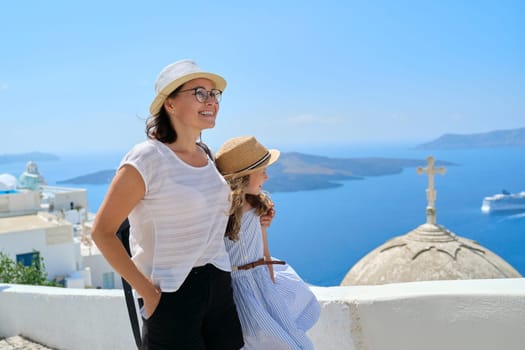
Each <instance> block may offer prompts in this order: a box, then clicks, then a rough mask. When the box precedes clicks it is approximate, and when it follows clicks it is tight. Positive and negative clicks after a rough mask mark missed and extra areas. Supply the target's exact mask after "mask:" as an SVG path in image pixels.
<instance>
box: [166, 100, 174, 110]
mask: <svg viewBox="0 0 525 350" xmlns="http://www.w3.org/2000/svg"><path fill="white" fill-rule="evenodd" d="M164 109H165V110H166V111H167V112H173V104H172V103H171V101H170V99H169V98H167V99H165V100H164Z"/></svg>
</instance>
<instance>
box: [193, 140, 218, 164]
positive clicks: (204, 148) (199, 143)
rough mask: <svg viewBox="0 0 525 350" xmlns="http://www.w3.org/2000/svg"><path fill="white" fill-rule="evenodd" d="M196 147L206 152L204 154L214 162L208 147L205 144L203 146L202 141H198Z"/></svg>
mask: <svg viewBox="0 0 525 350" xmlns="http://www.w3.org/2000/svg"><path fill="white" fill-rule="evenodd" d="M197 145H199V146H200V148H202V149H203V150H204V152H206V154H207V155H208V156H209V157H210V159H211V160H213V161H214V162H215V157H214V156H213V154H212V153H211V150H210V148H209V147H208V145H207V144H205V143H204V142H202V141H199V142H197Z"/></svg>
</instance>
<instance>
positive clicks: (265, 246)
mask: <svg viewBox="0 0 525 350" xmlns="http://www.w3.org/2000/svg"><path fill="white" fill-rule="evenodd" d="M262 239H263V254H264V260H271V259H272V256H271V254H270V249H269V248H268V235H267V234H266V227H265V226H262ZM266 266H268V271H269V272H270V278H271V279H272V282H273V283H275V275H274V273H273V265H272V264H268V265H266Z"/></svg>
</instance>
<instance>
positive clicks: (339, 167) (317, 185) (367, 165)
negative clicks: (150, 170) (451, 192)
mask: <svg viewBox="0 0 525 350" xmlns="http://www.w3.org/2000/svg"><path fill="white" fill-rule="evenodd" d="M436 163H437V164H439V165H454V164H453V163H450V162H446V161H438V162H436ZM425 164H426V160H425V159H405V158H380V157H367V158H330V157H322V156H315V155H308V154H303V153H297V152H290V153H282V154H281V157H280V158H279V161H278V162H277V163H275V164H274V165H272V166H271V167H269V168H268V176H269V177H270V179H269V180H268V182H267V183H266V184H265V186H264V187H265V189H266V190H267V191H269V192H294V191H307V190H318V189H326V188H333V187H339V186H342V183H341V182H342V181H347V180H362V179H364V178H366V177H369V176H383V175H393V174H399V173H400V172H402V171H403V169H404V168H408V167H417V166H424V165H425ZM114 175H115V169H108V170H101V171H97V172H94V173H91V174H87V175H83V176H79V177H75V178H71V179H67V180H63V181H58V183H61V184H108V183H109V182H111V179H112V178H113V176H114Z"/></svg>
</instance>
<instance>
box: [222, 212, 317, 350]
mask: <svg viewBox="0 0 525 350" xmlns="http://www.w3.org/2000/svg"><path fill="white" fill-rule="evenodd" d="M225 244H226V250H227V251H228V253H229V255H230V261H231V264H232V266H240V265H244V264H247V263H250V262H253V261H257V260H259V259H261V258H262V257H263V240H262V231H261V224H260V221H259V217H258V216H257V215H255V211H254V210H250V211H248V212H246V213H245V214H244V215H243V217H242V223H241V233H240V239H239V240H238V241H235V242H234V241H231V240H230V239H228V238H225ZM273 267H274V274H275V283H273V282H272V280H271V278H270V274H269V272H268V267H267V266H266V265H261V266H257V267H255V268H252V269H249V270H239V271H232V284H233V297H234V300H235V304H236V305H237V311H238V313H239V318H240V320H241V325H242V330H243V335H244V343H245V345H244V348H243V349H245V350H266V349H272V350H280V349H283V350H284V349H286V350H289V349H313V348H314V347H313V345H312V342H311V341H310V339H309V338H308V336H307V335H306V331H307V330H308V329H310V328H311V327H312V326H313V325H314V324H315V323H316V322H317V320H318V319H319V315H320V309H321V308H320V305H319V302H318V301H317V299H316V298H315V295H314V294H313V293H312V292H311V291H310V288H309V287H308V285H307V284H306V283H304V281H303V280H302V279H301V278H300V277H299V276H298V275H297V273H296V272H295V271H294V270H293V269H292V268H291V267H290V266H289V265H273Z"/></svg>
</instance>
